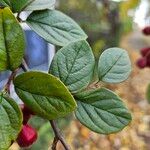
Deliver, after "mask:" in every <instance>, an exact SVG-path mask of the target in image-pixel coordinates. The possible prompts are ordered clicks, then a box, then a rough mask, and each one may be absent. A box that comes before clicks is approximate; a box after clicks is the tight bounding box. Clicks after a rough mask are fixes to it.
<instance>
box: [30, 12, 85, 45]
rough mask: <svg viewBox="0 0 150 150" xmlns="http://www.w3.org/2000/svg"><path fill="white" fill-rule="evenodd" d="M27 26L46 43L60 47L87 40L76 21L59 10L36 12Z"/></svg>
mask: <svg viewBox="0 0 150 150" xmlns="http://www.w3.org/2000/svg"><path fill="white" fill-rule="evenodd" d="M27 24H28V25H29V26H30V27H31V28H32V29H33V30H34V31H35V32H36V33H37V34H39V35H40V36H41V37H43V38H44V39H45V40H46V41H48V42H50V43H52V44H55V45H59V46H65V45H67V44H69V43H70V42H74V41H78V40H84V39H86V38H87V35H86V34H85V33H84V31H83V30H82V29H81V28H80V27H79V25H78V24H77V23H76V22H75V21H73V20H72V19H71V18H70V17H68V16H66V15H65V14H63V13H61V12H60V11H57V10H43V11H35V12H33V13H32V14H31V15H30V16H29V17H28V18H27Z"/></svg>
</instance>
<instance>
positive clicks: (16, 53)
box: [0, 7, 25, 71]
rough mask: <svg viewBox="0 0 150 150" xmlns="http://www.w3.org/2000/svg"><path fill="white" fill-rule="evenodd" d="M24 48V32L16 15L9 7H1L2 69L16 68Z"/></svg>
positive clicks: (20, 60)
mask: <svg viewBox="0 0 150 150" xmlns="http://www.w3.org/2000/svg"><path fill="white" fill-rule="evenodd" d="M24 48H25V40H24V34H23V31H22V28H21V26H20V25H19V23H18V21H17V20H16V18H15V16H14V15H13V14H12V12H11V11H10V9H9V8H7V7H6V8H4V9H0V71H3V70H8V69H10V70H14V69H16V68H17V67H18V66H19V65H20V64H21V62H22V58H23V55H24Z"/></svg>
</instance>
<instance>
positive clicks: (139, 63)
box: [137, 57, 147, 69]
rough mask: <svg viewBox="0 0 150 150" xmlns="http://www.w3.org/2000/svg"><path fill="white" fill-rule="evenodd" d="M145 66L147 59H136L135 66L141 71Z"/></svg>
mask: <svg viewBox="0 0 150 150" xmlns="http://www.w3.org/2000/svg"><path fill="white" fill-rule="evenodd" d="M146 64H147V59H146V58H145V57H143V58H140V59H138V61H137V66H138V67H139V68H141V69H143V68H145V67H146Z"/></svg>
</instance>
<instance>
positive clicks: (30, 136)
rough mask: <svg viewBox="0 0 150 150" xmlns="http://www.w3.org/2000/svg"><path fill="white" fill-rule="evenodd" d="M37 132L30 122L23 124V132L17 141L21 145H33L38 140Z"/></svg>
mask: <svg viewBox="0 0 150 150" xmlns="http://www.w3.org/2000/svg"><path fill="white" fill-rule="evenodd" d="M37 137H38V135H37V132H36V130H35V129H34V128H32V127H31V126H29V125H28V124H26V125H23V128H22V130H21V132H20V133H19V136H18V138H17V143H18V145H19V146H20V147H28V146H31V145H32V144H33V143H34V142H35V141H36V140H37Z"/></svg>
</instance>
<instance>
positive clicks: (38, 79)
mask: <svg viewBox="0 0 150 150" xmlns="http://www.w3.org/2000/svg"><path fill="white" fill-rule="evenodd" d="M14 85H15V90H16V93H17V94H18V96H19V97H20V98H21V100H23V102H24V103H25V104H26V105H27V106H28V107H29V108H30V109H31V110H32V111H33V112H35V114H37V115H39V116H41V117H43V118H46V119H49V120H51V119H56V118H58V117H62V116H65V115H67V114H68V113H70V112H72V111H73V110H74V109H75V108H76V102H75V101H74V98H73V97H72V95H71V94H70V92H69V91H68V89H67V88H66V87H65V85H64V84H63V83H62V82H61V81H60V80H59V79H58V78H56V77H54V76H52V75H50V74H46V73H42V72H34V71H31V72H27V73H23V74H21V75H19V76H17V77H16V78H15V80H14Z"/></svg>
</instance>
